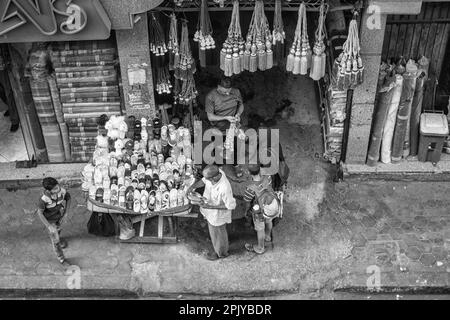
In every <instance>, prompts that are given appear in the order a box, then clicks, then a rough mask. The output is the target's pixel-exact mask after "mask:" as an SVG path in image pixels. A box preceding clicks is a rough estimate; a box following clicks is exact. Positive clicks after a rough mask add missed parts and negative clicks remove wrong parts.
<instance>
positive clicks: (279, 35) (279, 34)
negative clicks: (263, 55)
mask: <svg viewBox="0 0 450 320" xmlns="http://www.w3.org/2000/svg"><path fill="white" fill-rule="evenodd" d="M272 39H273V40H272V41H273V42H272V44H273V48H274V49H273V52H274V53H273V64H274V65H281V64H283V62H284V39H286V34H285V32H284V26H283V17H282V14H281V0H275V13H274V18H273V31H272Z"/></svg>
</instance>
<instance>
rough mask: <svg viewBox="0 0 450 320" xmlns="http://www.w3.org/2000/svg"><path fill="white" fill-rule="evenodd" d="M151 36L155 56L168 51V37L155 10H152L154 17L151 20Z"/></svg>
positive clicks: (151, 48)
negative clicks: (166, 37)
mask: <svg viewBox="0 0 450 320" xmlns="http://www.w3.org/2000/svg"><path fill="white" fill-rule="evenodd" d="M149 38H150V51H151V52H152V53H153V54H154V55H155V56H163V55H164V54H165V53H166V52H167V46H166V39H165V36H164V31H163V28H162V27H161V24H160V23H159V21H158V19H156V16H155V13H154V12H152V17H151V19H150V22H149Z"/></svg>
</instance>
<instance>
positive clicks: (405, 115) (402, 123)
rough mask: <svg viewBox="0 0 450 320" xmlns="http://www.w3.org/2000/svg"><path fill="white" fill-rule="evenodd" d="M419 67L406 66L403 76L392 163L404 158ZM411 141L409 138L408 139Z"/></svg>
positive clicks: (413, 65)
mask: <svg viewBox="0 0 450 320" xmlns="http://www.w3.org/2000/svg"><path fill="white" fill-rule="evenodd" d="M416 73H417V66H416V65H415V64H414V63H410V62H409V63H408V64H407V65H406V71H405V73H404V74H403V79H404V80H403V88H402V95H401V97H400V104H399V106H398V113H397V120H396V123H395V130H394V138H393V142H392V157H391V160H392V162H399V161H400V160H401V159H402V156H403V148H404V143H405V139H406V130H407V126H408V122H409V117H410V114H411V105H412V99H413V96H414V89H415V87H416ZM408 139H409V137H408Z"/></svg>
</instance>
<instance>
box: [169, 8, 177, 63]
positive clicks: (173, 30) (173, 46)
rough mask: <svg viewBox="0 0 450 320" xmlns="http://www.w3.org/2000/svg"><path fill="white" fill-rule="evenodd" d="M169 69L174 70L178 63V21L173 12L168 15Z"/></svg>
mask: <svg viewBox="0 0 450 320" xmlns="http://www.w3.org/2000/svg"><path fill="white" fill-rule="evenodd" d="M167 49H169V70H171V71H172V70H174V69H175V65H178V64H179V63H180V45H179V44H178V21H177V17H176V16H175V13H172V14H171V15H170V25H169V43H168V44H167Z"/></svg>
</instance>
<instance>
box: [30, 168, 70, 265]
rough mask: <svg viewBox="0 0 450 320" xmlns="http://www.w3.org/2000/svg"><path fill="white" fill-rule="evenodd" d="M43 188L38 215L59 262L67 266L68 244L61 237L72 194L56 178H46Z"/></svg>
mask: <svg viewBox="0 0 450 320" xmlns="http://www.w3.org/2000/svg"><path fill="white" fill-rule="evenodd" d="M42 186H43V187H44V192H43V194H42V195H41V197H40V198H39V201H38V209H37V215H38V217H39V218H40V219H41V221H42V223H43V224H44V225H45V227H46V228H47V230H48V232H49V234H50V239H51V240H52V244H53V249H54V250H55V253H56V256H57V258H58V261H59V262H60V263H61V264H64V265H66V264H68V262H67V261H66V258H65V257H64V252H63V250H62V249H64V248H66V247H67V242H66V241H65V240H64V239H62V238H61V237H60V233H61V223H62V222H63V221H64V219H65V218H66V217H67V213H68V211H67V210H68V209H69V207H70V194H69V193H68V192H67V191H66V190H65V189H64V188H62V187H61V186H60V185H59V183H58V181H56V179H54V178H50V177H48V178H44V180H43V181H42Z"/></svg>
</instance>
